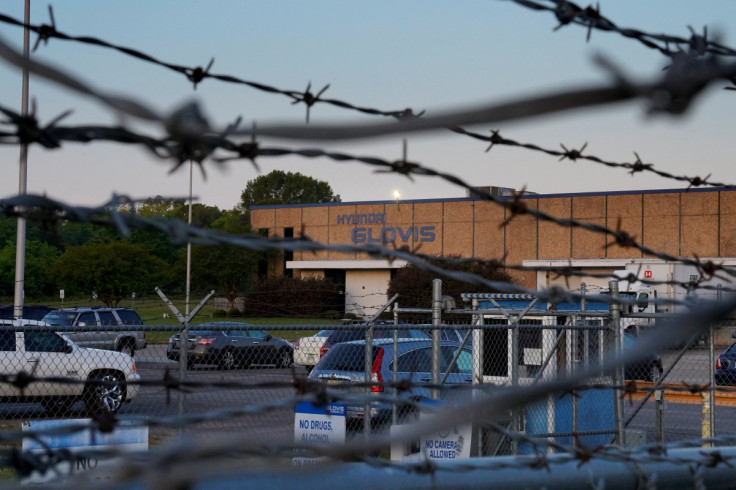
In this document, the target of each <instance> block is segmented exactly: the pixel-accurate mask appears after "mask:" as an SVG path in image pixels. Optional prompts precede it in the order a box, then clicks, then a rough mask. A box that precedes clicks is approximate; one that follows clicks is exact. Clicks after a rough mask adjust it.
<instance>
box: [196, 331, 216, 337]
mask: <svg viewBox="0 0 736 490" xmlns="http://www.w3.org/2000/svg"><path fill="white" fill-rule="evenodd" d="M220 333H221V332H214V331H212V330H190V331H189V335H194V336H196V337H203V336H205V335H217V334H220Z"/></svg>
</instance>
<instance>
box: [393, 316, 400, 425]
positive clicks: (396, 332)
mask: <svg viewBox="0 0 736 490" xmlns="http://www.w3.org/2000/svg"><path fill="white" fill-rule="evenodd" d="M398 324H399V303H398V302H396V303H394V359H393V361H392V362H393V365H394V366H395V367H394V372H393V379H392V380H393V382H394V389H393V393H394V398H395V397H397V396H399V389H398V388H397V387H396V383H397V381H398V380H399V378H398V375H399V374H398V373H399V369H398V366H399V352H398V351H399V349H397V347H398V345H399V330H398V329H397V328H396V326H397V325H398ZM391 416H392V422H393V424H394V425H396V422H397V418H398V417H397V413H396V404H395V403H394V404H393V405H392V414H391Z"/></svg>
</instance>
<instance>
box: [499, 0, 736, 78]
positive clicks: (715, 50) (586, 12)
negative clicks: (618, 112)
mask: <svg viewBox="0 0 736 490" xmlns="http://www.w3.org/2000/svg"><path fill="white" fill-rule="evenodd" d="M511 1H513V2H514V3H516V4H518V5H521V6H522V7H527V8H528V9H530V10H535V11H547V12H551V13H553V14H554V15H555V17H556V18H557V21H558V22H559V24H558V25H557V27H555V29H554V30H555V31H557V30H559V29H560V28H561V27H564V26H567V25H569V24H577V25H580V26H583V27H586V28H587V29H588V36H587V40H590V33H591V30H593V29H596V30H601V31H605V32H616V33H618V34H620V35H622V36H623V37H626V38H630V39H634V40H637V41H639V42H640V43H641V44H642V45H644V46H646V47H647V48H651V49H653V50H655V51H659V52H660V53H661V54H663V55H665V56H667V57H670V58H672V59H676V58H679V57H681V56H683V55H686V56H693V57H696V56H704V55H706V54H711V55H716V56H736V50H734V49H733V48H730V47H728V46H725V45H723V44H721V43H718V42H716V41H713V40H709V39H708V30H707V28H703V34H702V35H699V34H697V33H696V32H695V30H694V29H693V28H692V27H691V26H688V29H689V30H690V37H689V38H683V37H680V36H673V35H669V34H656V33H648V32H645V31H642V30H640V29H634V28H628V27H619V26H617V25H616V24H615V23H614V22H613V21H612V20H611V19H609V18H607V17H604V16H603V15H601V12H600V8H599V7H596V8H593V7H592V6H588V7H585V8H581V7H580V6H579V5H577V4H575V3H573V2H569V1H567V0H547V2H548V3H551V4H554V6H548V5H546V4H543V3H540V2H538V1H533V0H511ZM670 44H673V45H675V46H676V48H677V49H676V50H672V49H670ZM683 46H684V47H685V48H686V49H687V51H684V50H683V49H682V47H683ZM732 82H733V80H732Z"/></svg>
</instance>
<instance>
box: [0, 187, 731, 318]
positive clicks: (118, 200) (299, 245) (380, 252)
mask: <svg viewBox="0 0 736 490" xmlns="http://www.w3.org/2000/svg"><path fill="white" fill-rule="evenodd" d="M491 197H493V196H491ZM496 199H497V198H496ZM136 202H142V201H141V200H139V201H136V200H133V199H131V198H129V197H127V196H117V195H113V197H112V199H111V200H110V201H109V202H108V203H106V204H103V205H102V206H98V207H81V206H71V205H69V204H66V203H63V202H61V201H56V200H54V199H51V198H48V197H46V196H38V195H32V194H25V195H22V196H15V197H11V198H5V199H0V215H5V216H11V217H14V216H23V217H26V218H28V219H34V220H39V221H42V222H47V223H48V222H56V221H59V220H70V221H79V222H87V223H94V224H100V225H105V226H113V227H115V228H116V229H117V231H118V232H119V233H120V234H121V235H122V236H128V235H129V234H130V228H131V227H133V228H139V229H146V230H153V231H158V232H160V233H162V234H164V235H165V236H167V237H168V238H169V240H171V241H172V243H175V244H186V243H187V241H190V240H191V242H192V243H193V244H195V245H232V246H238V247H243V248H246V249H249V250H253V251H257V252H264V251H269V250H289V251H292V252H317V251H333V252H346V253H364V254H367V255H368V256H371V257H381V258H385V259H388V260H390V261H393V260H397V259H400V260H404V261H406V262H407V263H412V264H414V265H415V266H417V267H418V268H419V269H421V270H424V271H427V272H431V273H434V274H439V275H441V276H443V277H449V278H452V279H456V280H459V281H463V282H466V283H468V284H469V285H474V286H478V287H481V288H489V289H491V290H496V291H499V292H508V293H524V294H531V295H534V296H537V297H539V298H540V299H544V300H547V301H550V302H552V303H558V302H561V301H564V300H566V299H572V300H574V299H579V298H580V295H579V294H576V293H573V292H566V291H564V290H563V289H562V288H560V287H559V286H552V287H550V288H548V289H546V290H537V289H529V288H524V287H522V286H519V285H516V284H512V283H508V282H504V281H494V280H489V279H486V278H483V277H481V276H479V275H477V274H474V273H470V272H464V271H452V270H446V269H444V268H443V267H441V266H439V265H436V264H434V263H432V262H437V261H438V260H439V263H457V260H458V259H453V258H440V259H438V258H436V257H431V259H432V260H431V261H430V260H427V259H429V258H430V256H422V255H420V254H417V253H415V252H411V251H409V250H408V249H405V248H401V247H399V248H396V247H389V246H386V245H383V244H362V245H343V244H329V245H326V244H322V243H319V242H315V241H312V240H311V239H310V238H309V237H308V236H305V235H303V236H301V237H300V238H297V239H291V238H289V239H283V238H273V237H263V236H261V235H259V234H249V235H232V234H228V233H225V232H222V231H219V230H208V229H203V228H199V227H196V226H190V225H188V224H187V223H185V222H183V221H181V220H177V219H160V218H148V217H144V216H139V215H136V214H134V213H128V212H121V210H120V207H121V206H125V205H134V204H135V203H136ZM501 202H503V201H501ZM530 214H531V212H530ZM540 215H543V216H545V217H547V218H548V219H550V220H552V221H555V222H558V223H561V224H573V223H574V224H575V226H580V227H582V228H585V229H590V230H592V231H599V232H600V231H606V232H608V233H611V231H610V230H609V229H607V228H605V227H603V226H601V225H595V224H589V223H578V222H576V221H575V220H568V219H558V218H554V217H550V216H549V215H546V214H544V213H540ZM619 233H623V234H624V235H625V236H628V234H626V233H625V232H619ZM632 243H634V242H632ZM632 246H634V245H632ZM638 247H641V248H642V249H643V250H647V253H649V254H651V255H653V256H656V257H658V258H663V259H665V260H670V261H673V262H677V263H683V264H686V265H691V266H694V267H695V268H696V269H697V270H698V272H699V273H700V274H701V279H700V281H706V280H709V279H711V278H712V277H714V275H715V274H717V273H719V272H722V273H723V274H726V275H727V276H733V275H734V274H735V271H734V270H733V269H731V268H729V267H726V266H723V265H722V264H716V263H714V262H712V261H710V260H705V261H703V260H700V259H699V258H695V259H690V258H683V257H674V256H671V255H669V254H663V253H658V252H655V251H654V250H651V249H648V248H646V247H642V246H640V245H639V246H638ZM500 267H502V264H501V265H500ZM545 269H546V270H549V268H545ZM560 270H561V271H562V273H563V274H564V273H565V271H566V270H567V269H566V268H564V267H563V268H560ZM692 284H696V285H697V284H699V281H692V282H691V285H692ZM691 289H692V287H691ZM587 298H588V299H593V300H599V301H604V302H611V301H612V299H611V297H610V296H607V297H606V296H588V297H587ZM660 301H663V302H664V301H673V302H674V303H675V304H683V305H686V304H688V303H687V302H681V301H678V300H665V299H662V300H660Z"/></svg>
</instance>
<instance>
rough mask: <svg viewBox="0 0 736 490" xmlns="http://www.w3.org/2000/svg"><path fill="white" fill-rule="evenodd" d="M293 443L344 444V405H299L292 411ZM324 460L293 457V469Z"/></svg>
mask: <svg viewBox="0 0 736 490" xmlns="http://www.w3.org/2000/svg"><path fill="white" fill-rule="evenodd" d="M294 442H296V443H298V444H302V445H303V444H318V445H334V444H344V443H345V405H341V404H338V403H330V404H327V405H322V406H316V405H312V404H311V403H309V402H304V403H300V404H299V405H297V406H296V409H295V411H294ZM324 459H325V458H321V457H317V458H308V457H295V458H293V459H292V462H291V465H292V466H293V467H301V466H312V465H316V464H319V463H321V462H323V461H324Z"/></svg>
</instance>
